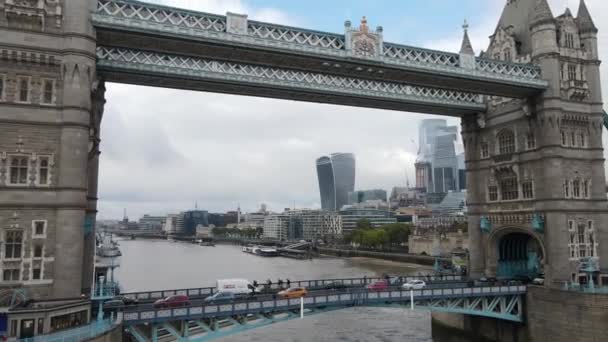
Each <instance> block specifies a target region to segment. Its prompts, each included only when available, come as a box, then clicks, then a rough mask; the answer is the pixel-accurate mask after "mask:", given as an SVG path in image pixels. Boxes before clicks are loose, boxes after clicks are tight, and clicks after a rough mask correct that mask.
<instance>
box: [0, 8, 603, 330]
mask: <svg viewBox="0 0 608 342" xmlns="http://www.w3.org/2000/svg"><path fill="white" fill-rule="evenodd" d="M598 44H599V42H598V29H597V27H596V26H595V23H594V22H593V19H592V16H591V13H590V11H589V9H588V7H587V5H586V3H585V1H584V0H580V4H579V9H578V11H577V13H576V16H575V15H573V12H572V11H571V10H569V9H568V10H566V11H565V12H564V13H563V14H561V15H558V16H555V15H554V14H553V12H552V10H551V8H550V7H549V5H548V3H547V1H546V0H509V1H506V2H505V5H504V9H503V13H502V15H501V17H500V20H499V23H498V25H497V26H496V30H495V32H494V34H493V35H492V36H491V37H490V44H489V46H488V47H487V49H485V52H483V53H482V54H478V55H477V54H476V53H475V51H474V50H473V47H472V46H471V43H470V41H469V37H468V32H467V28H466V26H465V32H464V37H463V42H462V48H461V50H460V52H459V53H449V52H442V51H432V50H427V49H422V48H417V47H411V46H406V45H401V44H395V43H389V42H385V41H384V29H383V28H382V27H377V28H375V29H372V28H371V27H370V26H369V24H368V22H367V19H365V18H364V19H363V20H362V21H361V24H360V25H359V26H355V25H353V24H352V22H349V21H347V22H346V23H345V25H344V32H343V33H340V34H336V33H326V32H319V31H315V30H308V29H301V28H294V27H288V26H283V25H275V24H272V23H263V22H258V21H253V20H249V19H248V18H247V16H246V15H239V14H232V13H228V14H226V15H225V16H223V15H215V14H208V13H201V12H194V11H188V10H183V9H177V8H171V7H166V6H160V5H154V4H149V3H146V2H140V1H134V0H83V1H67V0H23V1H14V0H0V57H1V58H0V131H1V132H2V134H0V232H1V233H0V241H1V243H2V244H1V246H2V247H1V248H2V250H1V252H2V253H0V274H2V282H1V283H0V285H1V286H3V287H10V288H11V289H17V290H18V291H21V292H20V293H27V295H28V297H29V299H40V300H52V299H56V298H74V297H79V296H80V294H81V293H83V292H84V293H90V292H91V287H92V284H93V279H95V276H94V274H93V270H92V265H93V260H94V257H93V251H94V245H95V238H94V226H95V218H96V213H97V200H98V198H97V196H98V194H97V186H98V177H99V174H98V173H99V172H98V169H99V158H100V153H101V151H100V141H101V136H102V135H101V133H102V132H101V121H102V118H103V114H104V105H105V103H106V100H110V101H111V99H106V98H105V82H119V83H129V84H140V85H151V86H159V87H169V88H181V89H191V90H201V91H213V92H221V93H231V94H246V95H253V96H265V97H273V98H282V99H292V100H301V101H312V102H321V103H332V104H340V105H350V106H364V107H371V108H384V109H392V110H399V111H406V112H407V111H416V112H421V113H434V114H444V115H451V116H457V117H460V118H461V120H462V137H463V142H464V147H465V158H466V172H467V173H466V175H467V178H468V179H469V181H467V182H466V183H467V206H468V222H469V234H470V238H471V243H470V252H471V258H470V267H469V269H470V271H471V273H472V275H473V276H476V277H477V276H481V275H486V276H501V277H507V278H508V277H512V276H516V275H520V274H522V273H523V274H530V275H538V274H544V276H545V287H544V288H543V289H541V290H539V289H535V290H533V291H532V292H533V295H530V294H529V293H530V292H528V294H526V296H527V303H528V305H527V306H526V308H525V310H526V312H527V313H528V314H527V315H526V316H527V317H530V322H528V323H529V325H527V326H526V329H528V330H529V331H528V335H529V336H530V337H531V339H532V340H540V336H543V334H545V333H547V332H548V334H550V333H551V332H552V331H554V330H551V329H549V328H548V327H546V326H545V324H549V325H550V324H553V325H554V326H567V325H568V324H575V323H572V322H569V321H566V322H562V321H560V319H562V318H560V317H559V316H558V315H557V314H556V313H555V312H556V311H557V310H550V309H549V308H551V305H552V304H551V303H554V302H565V303H568V306H566V307H565V308H564V310H566V311H568V310H571V312H572V313H573V317H576V319H578V320H582V321H586V320H593V319H597V317H599V316H593V315H592V314H591V313H590V312H592V311H593V310H594V309H593V307H592V304H590V303H594V302H601V301H603V300H605V298H604V297H602V296H600V295H596V296H595V297H593V300H590V299H588V297H585V296H584V295H583V294H578V293H573V292H568V293H565V292H560V290H559V289H561V288H564V286H570V285H573V284H574V285H576V284H578V283H580V282H581V280H583V279H588V280H589V281H592V282H593V283H596V284H602V283H608V274H606V273H607V272H606V270H607V269H608V229H607V228H606V227H607V226H608V205H607V198H606V192H605V186H604V185H605V184H606V177H605V169H604V155H603V145H602V128H603V124H604V116H603V108H602V106H603V103H602V96H601V94H602V92H601V81H600V71H599V65H600V60H599V54H598ZM406 118H407V117H406V116H404V120H406ZM102 176H103V175H102ZM8 246H10V248H9V247H8ZM583 261H584V262H583ZM590 265H591V266H590ZM573 298H574V299H579V300H580V302H584V303H588V304H585V305H588V306H589V310H588V311H589V312H587V311H586V310H584V309H581V306H580V305H578V304H577V303H575V302H570V301H571V300H573ZM531 303H532V304H531ZM537 303H543V304H542V305H534V304H537ZM70 305H72V304H70ZM79 305H80V304H73V305H72V306H70V307H71V309H70V310H72V311H74V312H77V311H76V310H81V309H82V307H81V306H79ZM64 309H65V307H62V310H64ZM49 310H51V311H52V310H53V309H49ZM543 310H544V311H543ZM11 315H13V316H11ZM24 315H25V313H23V312H20V314H19V315H17V314H15V313H14V312H13V313H10V314H9V319H10V324H9V327H10V330H11V331H9V334H10V335H11V336H20V335H22V333H23V331H25V330H26V327H29V328H28V329H30V330H31V333H32V334H40V333H47V332H48V331H49V330H50V326H51V325H50V318H49V317H47V318H45V319H46V321H45V319H42V320H41V321H39V320H36V321H35V322H34V321H33V318H32V317H26V316H24ZM89 316H90V315H89ZM538 317H542V319H538ZM31 322H33V323H31ZM547 322H549V323H547ZM30 323H31V324H30ZM22 326H23V327H24V328H23V329H24V330H23V331H22ZM577 326H579V325H577ZM580 326H583V324H580ZM28 331H29V330H28ZM561 332H562V333H563V334H561V335H560V334H557V335H552V336H551V337H554V339H555V341H560V339H561V340H564V341H565V340H567V339H570V340H576V339H578V336H577V335H576V333H581V334H584V333H585V331H582V330H581V329H578V328H572V329H564V330H563V331H561ZM594 332H595V333H597V334H603V335H601V336H606V338H608V332H607V331H606V330H605V329H604V330H601V329H600V328H598V329H597V330H594ZM545 337H546V336H545ZM545 337H543V338H545Z"/></svg>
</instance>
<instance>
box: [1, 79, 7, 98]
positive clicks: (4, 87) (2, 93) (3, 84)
mask: <svg viewBox="0 0 608 342" xmlns="http://www.w3.org/2000/svg"><path fill="white" fill-rule="evenodd" d="M5 82H6V76H5V75H4V74H0V102H2V101H4V99H5V97H6V96H5V95H4V93H5V89H6V85H5Z"/></svg>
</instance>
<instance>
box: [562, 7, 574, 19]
mask: <svg viewBox="0 0 608 342" xmlns="http://www.w3.org/2000/svg"><path fill="white" fill-rule="evenodd" d="M564 16H565V17H568V16H570V17H574V16H573V15H572V11H570V8H568V7H566V12H564Z"/></svg>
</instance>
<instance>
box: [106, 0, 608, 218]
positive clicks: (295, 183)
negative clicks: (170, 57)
mask: <svg viewBox="0 0 608 342" xmlns="http://www.w3.org/2000/svg"><path fill="white" fill-rule="evenodd" d="M156 2H158V3H164V4H168V5H172V6H176V7H184V8H190V9H194V10H201V11H206V12H211V13H217V14H224V13H225V12H226V11H231V12H236V13H247V14H249V17H250V18H251V19H255V20H260V21H267V22H273V23H281V24H287V25H292V26H300V27H305V28H309V29H317V30H323V31H329V32H338V33H340V32H343V30H344V28H343V25H344V21H345V20H346V19H350V20H352V21H353V23H358V22H359V20H360V17H361V16H363V15H365V16H367V17H368V20H369V24H370V26H372V27H375V26H378V25H382V26H383V27H384V34H385V40H387V41H392V42H396V43H403V44H409V45H415V46H421V47H427V48H433V49H440V50H445V51H453V52H457V51H458V50H459V48H460V43H461V39H462V28H461V26H462V23H463V20H464V18H467V20H468V21H469V24H470V29H469V31H470V35H471V39H472V42H473V46H474V49H475V51H476V53H479V51H480V50H481V49H485V48H486V47H487V45H488V36H489V35H491V34H492V33H493V31H494V28H495V26H496V23H497V21H498V17H499V16H500V12H501V9H502V7H503V5H504V3H505V0H484V1H482V0H461V1H445V0H410V1H402V0H392V1H390V0H384V1H382V0H376V1H358V0H350V1H346V0H337V1H326V0H323V1H322V0H307V1H284V0H157V1H156ZM550 3H551V5H552V9H553V12H554V14H556V15H557V14H561V13H563V11H564V9H565V7H566V6H567V5H569V6H570V8H571V9H572V10H573V12H574V13H575V12H576V10H577V9H578V0H570V1H567V0H553V1H550ZM587 4H588V6H589V8H590V10H591V12H592V15H593V16H594V20H595V22H596V25H597V26H598V27H599V29H600V39H599V40H600V41H599V44H600V47H601V48H602V51H601V54H602V57H603V58H602V59H603V60H606V61H608V1H606V0H587ZM606 71H608V70H607V68H606V65H604V66H603V69H602V73H603V74H602V76H604V82H603V83H604V87H603V89H604V98H608V97H606V96H608V92H607V90H608V84H607V83H606V77H608V76H606V75H607V73H606ZM107 88H108V91H107V93H106V98H107V100H108V103H107V105H106V111H105V114H104V119H103V123H102V139H103V141H102V145H101V149H102V155H101V170H100V203H99V208H100V213H99V217H100V218H101V219H110V218H120V217H122V212H123V208H127V211H128V215H129V217H130V218H131V219H134V220H136V219H137V218H139V217H140V216H141V215H143V214H145V213H150V214H160V215H163V214H167V213H173V212H179V211H183V210H188V209H193V208H194V203H195V201H198V207H199V208H201V209H207V210H210V211H214V212H215V211H220V212H221V211H227V210H234V209H235V208H236V207H237V205H238V204H240V206H241V209H242V210H243V211H253V210H257V208H259V205H260V204H261V203H266V204H267V205H268V207H269V209H271V210H274V211H281V210H282V209H283V208H285V207H293V206H294V204H295V206H296V207H306V208H316V207H320V200H319V190H318V183H317V175H316V170H315V159H316V158H318V157H319V156H321V155H325V154H328V153H332V152H352V153H354V154H355V155H356V158H357V169H356V188H357V189H370V188H382V189H386V190H387V191H390V189H391V188H392V187H393V186H405V184H406V179H407V178H409V181H410V182H411V183H412V184H413V183H414V161H415V159H416V150H417V146H416V144H417V141H418V134H417V127H418V124H419V122H420V120H422V119H425V118H437V116H431V115H421V114H414V113H403V112H394V111H386V110H374V109H362V108H354V107H353V108H351V107H343V106H333V105H321V104H311V103H302V102H294V101H283V100H272V99H263V98H253V97H245V96H233V95H221V94H210V93H202V92H189V91H181V90H173V89H159V88H148V87H139V86H128V85H120V84H109V85H108V87H107ZM447 119H448V121H449V123H450V124H453V125H459V124H460V122H459V120H458V119H454V118H447Z"/></svg>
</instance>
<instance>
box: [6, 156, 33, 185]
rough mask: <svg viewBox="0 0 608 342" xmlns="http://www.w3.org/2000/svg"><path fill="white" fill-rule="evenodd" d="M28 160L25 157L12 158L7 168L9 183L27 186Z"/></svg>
mask: <svg viewBox="0 0 608 342" xmlns="http://www.w3.org/2000/svg"><path fill="white" fill-rule="evenodd" d="M29 164H30V160H29V157H27V156H12V157H11V158H10V167H9V183H10V184H12V185H27V183H28V174H29Z"/></svg>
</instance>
